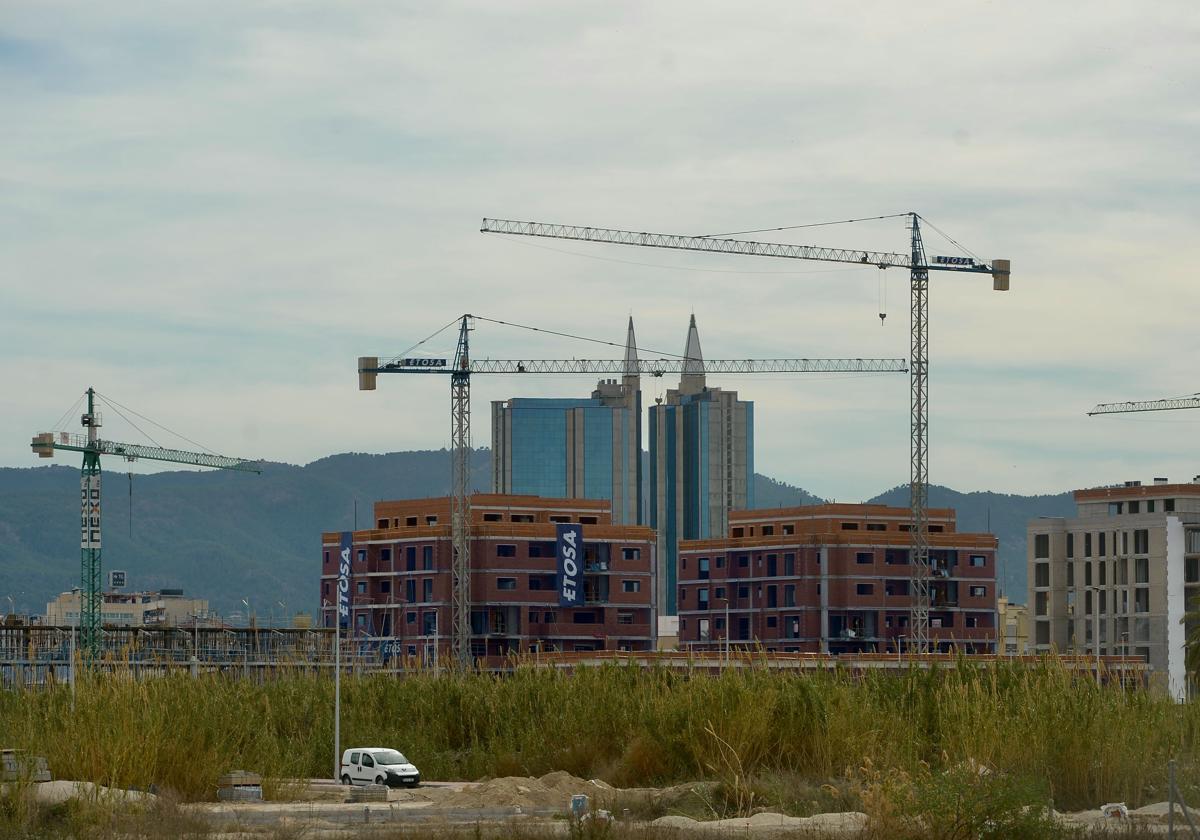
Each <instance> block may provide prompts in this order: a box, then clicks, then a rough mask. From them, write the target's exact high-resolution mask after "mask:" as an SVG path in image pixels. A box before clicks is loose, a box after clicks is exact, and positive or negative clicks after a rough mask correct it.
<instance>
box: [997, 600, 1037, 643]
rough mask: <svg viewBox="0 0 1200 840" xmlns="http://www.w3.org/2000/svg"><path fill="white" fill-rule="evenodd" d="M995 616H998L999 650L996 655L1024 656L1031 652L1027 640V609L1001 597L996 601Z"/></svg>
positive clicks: (1025, 606)
mask: <svg viewBox="0 0 1200 840" xmlns="http://www.w3.org/2000/svg"><path fill="white" fill-rule="evenodd" d="M996 614H997V615H998V616H999V618H998V620H997V626H998V627H999V630H1000V633H999V637H1000V639H999V648H998V650H997V653H1001V654H1004V655H1005V656H1026V655H1028V654H1030V653H1032V652H1033V649H1032V647H1031V645H1030V639H1029V607H1028V606H1027V605H1025V604H1014V603H1012V602H1011V601H1009V599H1008V598H1007V597H1005V596H1003V595H1001V596H1000V597H999V598H997V599H996Z"/></svg>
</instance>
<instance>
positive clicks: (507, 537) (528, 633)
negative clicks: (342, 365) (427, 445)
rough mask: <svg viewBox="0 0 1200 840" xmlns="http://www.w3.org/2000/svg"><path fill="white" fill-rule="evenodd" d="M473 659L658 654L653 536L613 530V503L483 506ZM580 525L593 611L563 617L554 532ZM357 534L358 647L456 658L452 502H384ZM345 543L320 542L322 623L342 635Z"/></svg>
mask: <svg viewBox="0 0 1200 840" xmlns="http://www.w3.org/2000/svg"><path fill="white" fill-rule="evenodd" d="M471 520H472V524H471V625H472V635H471V647H472V651H473V652H474V654H475V656H476V657H480V658H486V661H488V662H490V663H492V664H495V663H496V662H497V661H499V660H500V659H502V658H503V657H505V656H508V655H510V654H517V653H527V652H532V651H535V650H538V651H551V650H555V651H586V650H629V651H644V650H651V649H652V648H653V640H654V633H653V614H652V608H651V599H652V596H653V592H654V577H653V569H654V562H655V541H654V533H653V531H651V530H650V529H649V528H645V527H641V526H626V525H613V524H612V516H611V512H610V509H609V506H608V503H607V502H604V501H593V500H585V499H547V498H540V497H536V496H509V495H499V494H476V495H474V496H473V497H472V502H471ZM557 522H579V523H581V524H582V525H583V538H584V587H585V599H586V601H585V604H584V606H582V607H572V608H559V606H558V593H557V590H556V588H555V568H556V560H555V524H556V523H557ZM375 524H376V525H377V527H376V528H373V529H370V530H363V531H355V532H354V534H353V548H352V554H351V558H352V574H351V580H350V597H351V617H350V628H351V633H352V634H353V636H354V637H356V638H359V639H362V640H365V641H366V642H368V643H369V644H371V643H375V642H378V643H380V644H381V645H383V646H385V647H386V649H389V650H390V651H392V652H394V653H396V654H397V655H402V656H410V657H418V658H420V659H424V660H426V661H431V660H433V659H434V658H435V657H447V656H449V655H450V654H449V650H450V639H449V634H450V629H451V626H452V624H451V586H452V583H451V581H452V578H451V563H452V558H453V552H452V548H451V534H450V500H449V498H446V497H442V498H435V499H417V500H408V501H388V502H379V503H377V504H376V505H375ZM340 537H341V535H340V534H339V533H338V532H328V533H325V534H323V535H322V565H321V582H320V587H321V602H322V623H323V625H324V626H327V627H332V626H333V621H334V618H333V616H334V612H333V611H334V609H335V607H334V604H335V602H336V598H337V596H336V587H337V566H338V550H339V544H340V543H339V541H340Z"/></svg>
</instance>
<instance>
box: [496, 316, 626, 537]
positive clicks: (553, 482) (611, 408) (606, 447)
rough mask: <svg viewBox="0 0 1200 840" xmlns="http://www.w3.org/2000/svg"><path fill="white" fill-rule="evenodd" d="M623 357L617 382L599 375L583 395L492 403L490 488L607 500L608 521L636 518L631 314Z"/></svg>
mask: <svg viewBox="0 0 1200 840" xmlns="http://www.w3.org/2000/svg"><path fill="white" fill-rule="evenodd" d="M625 362H626V368H625V375H624V376H622V377H621V379H620V381H617V380H615V379H606V380H604V381H602V382H600V383H599V384H598V385H597V386H596V390H595V391H593V392H592V396H591V397H590V398H587V399H583V398H578V399H540V398H537V399H535V398H523V397H514V398H513V399H510V400H503V401H497V402H493V403H492V488H493V491H494V492H496V493H517V494H531V495H537V496H548V497H552V498H564V499H608V500H609V501H611V502H612V517H613V523H614V524H617V525H638V524H641V523H642V521H643V510H642V507H643V506H642V459H641V452H642V392H641V378H640V377H639V376H638V372H637V342H636V341H635V339H634V334H633V319H632V318H630V319H629V331H628V334H627V337H626V342H625Z"/></svg>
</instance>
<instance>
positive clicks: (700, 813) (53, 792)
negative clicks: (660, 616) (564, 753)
mask: <svg viewBox="0 0 1200 840" xmlns="http://www.w3.org/2000/svg"><path fill="white" fill-rule="evenodd" d="M35 788H36V791H35V794H34V795H35V796H36V798H37V799H38V800H40V801H41V802H42V803H43V804H58V803H61V802H63V801H64V800H66V799H68V798H71V797H75V796H78V797H82V798H91V797H96V796H107V797H116V798H117V799H118V800H122V801H124V802H126V803H128V805H129V807H130V808H131V809H132V808H138V807H145V806H146V805H147V804H152V803H153V801H154V800H155V797H154V796H153V795H152V794H147V793H141V792H126V791H106V790H105V789H103V788H99V787H97V786H93V785H90V784H88V783H77V782H68V781H56V782H47V783H44V784H40V785H36V786H35ZM714 792H715V791H714V785H713V784H712V783H695V784H688V785H677V786H674V787H668V788H633V789H617V788H613V787H612V786H610V785H608V784H606V783H604V782H602V781H595V780H592V781H589V780H586V779H580V778H576V777H574V776H571V775H570V774H568V773H565V772H555V773H548V774H546V775H545V776H542V777H540V778H533V777H505V778H498V779H491V780H488V781H483V782H426V783H423V784H422V785H421V786H420V787H418V788H415V789H408V788H397V789H390V790H388V792H387V801H386V802H382V801H380V802H350V801H347V800H348V799H349V798H350V793H351V789H350V788H348V787H345V786H342V785H340V784H337V783H335V782H333V781H331V780H324V779H298V780H294V781H291V782H287V783H284V784H283V785H282V786H281V789H280V798H278V799H275V800H274V801H253V802H200V803H189V804H183V805H179V806H177V810H178V812H179V815H180V816H181V817H183V818H185V819H186V820H187V822H188V823H189V824H191V825H192V826H194V829H193V830H199V831H201V832H203V835H205V836H208V837H217V838H227V840H233V838H246V839H247V840H252V838H262V837H265V836H271V837H291V836H296V837H304V838H317V837H321V838H325V837H328V838H335V837H389V836H400V835H404V836H410V837H411V836H414V835H426V836H431V835H434V834H436V835H439V836H453V835H462V834H466V833H470V834H472V835H474V836H480V835H483V834H486V835H489V836H501V837H506V838H514V837H520V836H539V837H540V836H545V837H555V836H563V837H566V836H572V837H576V838H580V840H587V838H589V837H611V836H614V835H620V834H623V833H625V832H624V831H623V830H622V829H631V830H634V831H636V832H637V833H638V835H639V836H641V837H652V836H662V837H669V836H676V835H678V836H686V835H693V834H721V835H738V836H752V837H758V836H770V837H780V836H792V837H808V838H856V837H862V836H864V833H865V831H866V829H867V827H868V821H867V817H866V815H865V814H862V813H859V812H853V811H851V812H838V813H825V814H816V815H814V816H811V817H793V816H787V815H784V814H778V813H771V812H770V811H759V812H758V813H754V814H752V815H750V816H747V817H734V818H721V814H720V812H719V811H718V810H717V805H716V803H715V802H714V799H713V794H714ZM578 794H584V795H586V796H587V797H588V804H589V816H588V817H587V818H585V820H584V823H583V824H582V826H581V825H580V824H579V823H573V822H572V821H571V819H570V818H569V811H570V804H571V799H572V797H573V796H575V795H578ZM601 810H603V811H606V812H607V815H600V814H599V812H600V811H601ZM1167 810H1168V808H1167V804H1166V803H1157V804H1154V805H1148V806H1146V807H1143V808H1140V809H1137V810H1131V811H1129V816H1128V818H1125V819H1116V818H1111V817H1105V816H1104V815H1103V814H1102V813H1101V812H1100V811H1099V810H1094V811H1084V812H1079V813H1072V814H1060V815H1057V816H1058V819H1059V820H1060V821H1061V822H1063V823H1065V824H1068V825H1073V826H1077V827H1079V828H1083V829H1086V830H1088V836H1101V837H1103V836H1109V835H1111V836H1123V837H1131V836H1132V837H1142V836H1157V835H1159V834H1162V835H1165V834H1166V831H1167ZM1193 819H1196V817H1195V816H1193ZM1175 820H1176V825H1177V828H1181V827H1183V826H1184V825H1185V817H1184V815H1183V814H1182V813H1181V812H1179V810H1178V807H1177V809H1176V817H1175ZM589 823H590V824H591V825H590V826H589ZM601 823H603V830H602V831H595V829H597V828H601ZM1131 829H1136V833H1134V832H1131ZM188 833H189V834H190V833H191V832H190V831H189V832H188ZM193 836H196V835H193Z"/></svg>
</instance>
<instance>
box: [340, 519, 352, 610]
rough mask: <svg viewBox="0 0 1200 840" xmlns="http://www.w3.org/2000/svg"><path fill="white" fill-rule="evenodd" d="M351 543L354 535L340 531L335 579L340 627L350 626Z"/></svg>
mask: <svg viewBox="0 0 1200 840" xmlns="http://www.w3.org/2000/svg"><path fill="white" fill-rule="evenodd" d="M353 545H354V535H353V534H352V533H351V532H349V531H342V544H341V551H339V552H338V580H337V604H338V608H337V611H338V625H339V626H341V627H349V626H350V551H351V548H352V547H353Z"/></svg>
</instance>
